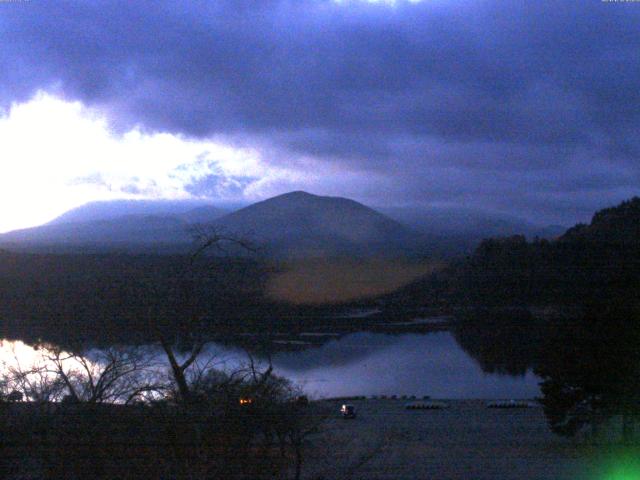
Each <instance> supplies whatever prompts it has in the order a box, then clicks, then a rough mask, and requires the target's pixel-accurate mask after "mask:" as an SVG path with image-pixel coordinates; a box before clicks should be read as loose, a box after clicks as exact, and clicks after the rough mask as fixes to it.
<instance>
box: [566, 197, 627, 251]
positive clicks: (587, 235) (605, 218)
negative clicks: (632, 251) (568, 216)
mask: <svg viewBox="0 0 640 480" xmlns="http://www.w3.org/2000/svg"><path fill="white" fill-rule="evenodd" d="M560 240H562V241H564V242H572V241H574V242H575V241H591V242H606V243H614V244H628V245H631V244H638V243H640V198H639V197H633V198H632V199H630V200H627V201H625V202H622V203H621V204H620V205H617V206H615V207H610V208H605V209H603V210H600V211H598V212H596V213H595V214H594V215H593V218H592V219H591V223H590V224H589V225H585V224H578V225H576V226H575V227H573V228H570V229H569V230H567V232H566V233H565V234H564V235H563V236H562V237H561V238H560Z"/></svg>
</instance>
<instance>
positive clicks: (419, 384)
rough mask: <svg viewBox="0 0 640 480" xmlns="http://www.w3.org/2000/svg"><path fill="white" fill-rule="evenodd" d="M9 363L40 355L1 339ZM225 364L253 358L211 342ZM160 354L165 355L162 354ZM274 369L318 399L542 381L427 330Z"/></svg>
mask: <svg viewBox="0 0 640 480" xmlns="http://www.w3.org/2000/svg"><path fill="white" fill-rule="evenodd" d="M2 345H3V348H2V350H1V351H0V353H2V357H4V358H3V361H4V362H8V363H11V362H12V361H14V360H15V359H16V358H17V359H19V360H20V362H21V364H22V366H23V367H26V366H27V365H28V364H29V363H30V362H32V361H33V359H34V358H35V357H36V354H35V352H34V351H33V349H31V348H30V347H28V346H27V345H24V344H22V342H6V341H5V342H3V344H2ZM205 354H206V355H215V356H216V358H217V365H218V366H219V367H220V368H228V369H233V368H236V367H237V366H238V365H239V364H240V363H245V362H246V360H247V356H246V353H244V352H243V351H242V350H240V349H238V348H233V347H229V346H225V345H221V344H215V343H214V344H209V345H208V347H207V348H206V350H205ZM158 355H160V356H161V357H160V358H164V357H162V354H161V352H159V351H158ZM272 362H273V366H274V370H275V372H276V373H278V374H280V375H282V376H285V377H287V378H289V379H291V380H293V381H294V382H295V383H296V384H298V385H300V386H301V387H302V388H303V389H304V391H305V392H306V393H307V394H308V395H309V396H310V397H313V398H322V397H336V396H355V395H366V396H371V395H388V396H390V395H398V396H401V395H416V396H419V397H422V396H425V395H429V396H431V397H432V398H452V399H465V398H486V399H493V398H533V397H536V396H538V395H539V387H538V378H537V377H536V376H535V375H534V374H533V373H532V372H530V371H528V372H527V373H525V374H524V375H521V376H512V375H504V374H496V373H485V372H483V371H482V369H481V368H480V366H479V364H478V363H477V362H476V361H475V360H473V359H472V358H471V357H470V356H469V355H468V354H467V353H466V352H465V351H464V350H463V349H462V348H461V347H460V345H459V344H458V343H457V342H456V340H455V338H454V337H453V335H452V334H450V333H449V332H447V331H440V332H432V333H425V334H415V333H410V334H395V335H392V334H382V333H368V332H359V333H353V334H349V335H345V336H342V337H336V338H334V339H331V340H329V341H327V342H325V343H323V344H321V345H319V346H315V347H311V348H307V349H302V350H296V351H288V352H279V353H276V354H274V355H273V357H272Z"/></svg>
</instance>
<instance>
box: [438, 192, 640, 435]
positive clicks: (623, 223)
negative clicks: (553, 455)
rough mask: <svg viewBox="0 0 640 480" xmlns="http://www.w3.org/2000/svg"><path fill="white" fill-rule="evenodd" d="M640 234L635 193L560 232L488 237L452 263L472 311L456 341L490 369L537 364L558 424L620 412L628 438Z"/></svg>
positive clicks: (634, 392)
mask: <svg viewBox="0 0 640 480" xmlns="http://www.w3.org/2000/svg"><path fill="white" fill-rule="evenodd" d="M639 234H640V199H638V198H634V199H632V200H630V201H628V202H623V203H622V204H621V205H619V206H617V207H614V208H609V209H605V210H602V211H600V212H598V213H596V214H595V215H594V216H593V220H592V222H591V224H590V225H577V226H576V227H574V228H572V229H570V230H568V231H567V232H566V233H565V234H564V235H563V236H561V237H560V238H558V239H556V240H554V241H546V240H535V241H533V242H527V241H526V240H525V238H524V237H521V236H515V237H509V238H504V239H490V240H485V241H483V242H482V244H481V245H480V246H479V247H478V248H477V250H476V251H475V252H474V254H473V255H472V256H471V257H470V258H468V259H467V260H466V261H464V262H461V263H460V264H458V265H457V266H456V267H455V268H452V269H450V270H449V271H448V272H447V274H448V276H447V277H446V281H447V282H448V283H447V285H448V289H447V290H446V293H447V296H446V300H447V301H448V302H451V304H454V305H457V306H464V307H465V311H466V313H465V314H464V315H462V316H461V317H462V318H461V321H460V322H459V324H458V326H457V327H456V329H455V335H456V338H457V339H458V341H459V342H460V344H461V345H462V346H463V347H464V348H465V349H466V350H467V351H468V352H469V353H470V354H471V355H472V356H474V357H475V358H476V359H478V361H479V362H480V363H481V365H483V368H485V369H486V370H489V371H506V372H509V373H521V374H522V373H524V372H525V371H526V370H527V369H530V368H532V369H534V371H535V372H536V373H537V374H538V375H539V376H540V377H541V378H542V383H541V389H542V394H543V397H542V399H541V401H542V403H543V405H544V407H545V413H546V415H547V418H548V420H549V424H550V426H551V428H552V429H553V430H554V431H555V432H557V433H560V434H564V435H573V434H576V433H578V432H579V431H581V430H583V428H584V427H586V426H589V425H590V426H591V427H592V428H593V430H594V431H595V430H597V429H598V428H597V427H598V425H601V424H603V423H605V422H607V421H608V420H609V419H611V418H613V417H618V418H622V424H623V430H622V436H623V438H624V439H625V440H630V439H631V438H632V437H633V426H634V423H635V422H636V421H637V419H638V418H639V417H640V382H638V378H640V349H638V345H640V299H639V297H638V291H640V290H639V289H640V235H639ZM441 283H442V281H441ZM436 285H437V284H436ZM440 288H441V287H440ZM427 291H428V288H427ZM532 312H533V313H532Z"/></svg>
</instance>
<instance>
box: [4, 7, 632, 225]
mask: <svg viewBox="0 0 640 480" xmlns="http://www.w3.org/2000/svg"><path fill="white" fill-rule="evenodd" d="M0 38H1V41H0V156H1V159H2V160H1V164H0V201H1V202H2V204H3V205H7V206H9V207H10V208H8V209H7V208H6V207H3V209H2V216H1V217H2V218H0V231H1V230H7V229H10V228H17V227H21V226H27V225H33V224H37V223H41V222H44V221H46V220H48V219H50V218H52V217H53V216H55V215H57V214H59V213H61V212H62V211H64V210H66V209H68V208H71V207H73V206H76V205H79V204H82V203H84V202H86V201H90V200H95V199H108V198H122V197H126V198H189V197H194V196H196V197H202V198H210V199H212V200H215V201H220V200H225V201H238V200H246V201H253V200H257V199H261V198H265V197H268V196H271V195H274V194H278V193H283V192H286V191H290V190H294V189H295V190H297V189H304V190H308V191H311V192H313V193H318V194H329V195H342V196H347V197H351V198H355V199H357V200H360V201H363V202H365V203H367V204H370V205H425V206H429V205H436V206H442V205H445V206H448V205H452V206H472V207H475V208H477V207H480V208H486V209H489V210H493V211H498V212H505V213H509V214H514V215H519V216H522V217H526V218H528V219H530V220H533V221H537V222H539V223H553V222H556V223H557V222H560V223H564V224H571V223H573V222H575V221H578V220H582V221H584V220H587V219H588V218H589V217H590V214H591V213H592V212H593V211H594V210H595V209H598V208H601V207H603V206H607V205H610V204H613V203H616V202H618V201H620V200H623V199H625V198H628V197H630V196H633V195H635V194H637V193H638V190H639V188H638V187H639V186H640V161H639V160H640V135H639V132H640V129H639V127H640V2H631V1H627V2H623V1H617V2H614V1H601V0H579V1H577V0H576V1H570V0H555V1H544V0H538V1H533V0H532V1H515V0H514V1H508V0H497V1H489V0H424V1H414V2H409V1H401V0H398V1H396V2H390V1H380V2H367V1H359V0H344V1H334V0H298V1H294V0H289V1H279V0H250V1H249V0H233V1H226V0H217V1H213V0H212V1H196V0H192V1H176V2H165V1H161V0H153V1H135V2H131V1H129V0H125V1H91V2H89V1H85V2H76V1H64V0H56V1H44V0H28V1H20V0H13V1H0Z"/></svg>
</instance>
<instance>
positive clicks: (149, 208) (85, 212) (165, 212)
mask: <svg viewBox="0 0 640 480" xmlns="http://www.w3.org/2000/svg"><path fill="white" fill-rule="evenodd" d="M201 208H203V209H210V213H211V214H213V215H215V217H219V216H221V215H223V214H225V213H227V212H225V211H224V210H222V209H216V207H212V206H211V205H208V204H207V203H206V202H203V201H200V200H108V201H99V202H90V203H87V204H85V205H82V206H80V207H77V208H73V209H71V210H69V211H68V212H65V213H63V214H62V215H60V216H59V217H57V218H55V219H54V220H52V221H51V222H49V223H48V224H49V225H60V224H64V223H87V222H93V221H97V220H114V219H117V218H120V217H125V216H133V215H136V216H174V217H182V216H186V217H189V215H190V214H191V212H193V211H194V210H200V209H201ZM216 210H218V211H217V212H216ZM215 217H212V218H215Z"/></svg>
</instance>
